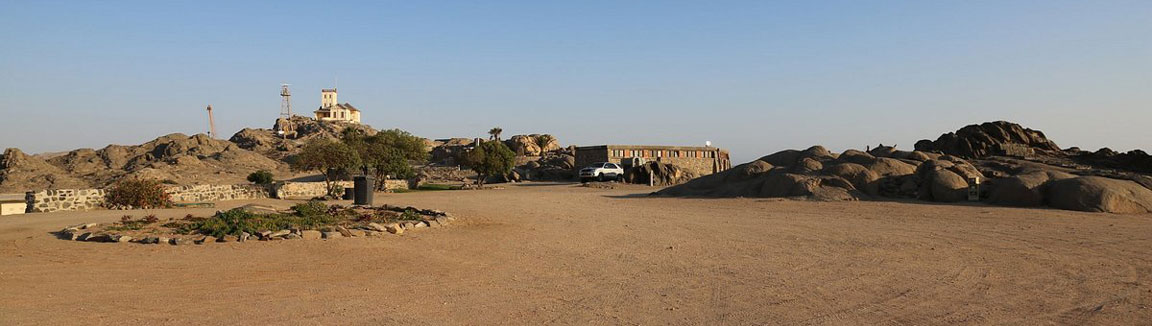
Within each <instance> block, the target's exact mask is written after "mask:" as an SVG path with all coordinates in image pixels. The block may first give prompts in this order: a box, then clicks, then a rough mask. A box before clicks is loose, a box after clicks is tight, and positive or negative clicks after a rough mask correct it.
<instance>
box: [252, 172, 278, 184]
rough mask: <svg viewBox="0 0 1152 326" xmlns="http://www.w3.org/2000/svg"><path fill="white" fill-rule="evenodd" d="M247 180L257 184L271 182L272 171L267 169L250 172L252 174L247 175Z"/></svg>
mask: <svg viewBox="0 0 1152 326" xmlns="http://www.w3.org/2000/svg"><path fill="white" fill-rule="evenodd" d="M248 181H249V182H252V183H255V184H258V185H266V184H269V183H272V181H273V180H272V172H268V170H260V171H256V172H252V174H249V175H248Z"/></svg>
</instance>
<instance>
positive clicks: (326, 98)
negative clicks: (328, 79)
mask: <svg viewBox="0 0 1152 326" xmlns="http://www.w3.org/2000/svg"><path fill="white" fill-rule="evenodd" d="M337 103H340V101H337V100H336V89H335V88H333V89H321V90H320V108H321V109H326V108H329V107H333V106H336V104H337Z"/></svg>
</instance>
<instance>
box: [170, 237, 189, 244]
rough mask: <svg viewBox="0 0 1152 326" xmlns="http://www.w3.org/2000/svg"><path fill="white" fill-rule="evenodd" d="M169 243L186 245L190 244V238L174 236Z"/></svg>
mask: <svg viewBox="0 0 1152 326" xmlns="http://www.w3.org/2000/svg"><path fill="white" fill-rule="evenodd" d="M168 243H171V244H172V245H173V246H179V245H186V244H188V239H181V238H172V240H171V241H168Z"/></svg>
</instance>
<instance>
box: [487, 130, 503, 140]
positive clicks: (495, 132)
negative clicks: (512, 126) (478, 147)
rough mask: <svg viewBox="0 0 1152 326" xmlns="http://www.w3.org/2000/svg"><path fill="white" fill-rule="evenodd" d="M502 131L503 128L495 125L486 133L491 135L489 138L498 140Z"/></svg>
mask: <svg viewBox="0 0 1152 326" xmlns="http://www.w3.org/2000/svg"><path fill="white" fill-rule="evenodd" d="M502 132H504V129H501V128H500V127H496V128H492V129H489V130H488V135H489V136H492V137H491V138H490V139H492V140H496V141H499V140H500V133H502Z"/></svg>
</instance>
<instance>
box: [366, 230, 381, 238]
mask: <svg viewBox="0 0 1152 326" xmlns="http://www.w3.org/2000/svg"><path fill="white" fill-rule="evenodd" d="M381 234H384V232H376V231H364V236H366V237H378V236H380V235H381Z"/></svg>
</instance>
